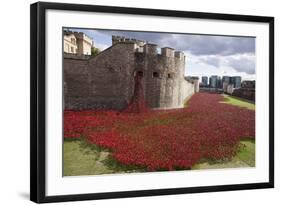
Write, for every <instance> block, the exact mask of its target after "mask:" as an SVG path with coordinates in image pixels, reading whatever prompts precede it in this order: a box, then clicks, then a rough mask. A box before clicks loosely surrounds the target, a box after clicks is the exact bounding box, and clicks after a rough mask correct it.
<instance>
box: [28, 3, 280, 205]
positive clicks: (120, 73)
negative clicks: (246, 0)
mask: <svg viewBox="0 0 281 205" xmlns="http://www.w3.org/2000/svg"><path fill="white" fill-rule="evenodd" d="M30 19H31V36H30V46H31V105H30V106H31V114H30V115H31V116H30V117H31V126H30V129H31V139H30V144H31V146H30V147H31V150H30V151H31V153H30V160H31V163H30V164H31V167H30V175H31V176H30V180H31V181H30V192H31V194H30V198H31V200H32V201H34V202H38V203H43V202H60V201H75V200H94V199H109V198H121V197H138V196H153V195H168V194H185V193H197V192H213V191H229V190H245V189H259V188H273V187H274V18H273V17H265V16H248V15H232V14H231V15H230V14H215V13H202V12H187V11H172V10H155V9H142V8H125V7H108V6H96V5H80V4H63V3H46V2H45V3H44V2H39V3H35V4H32V5H31V18H30Z"/></svg>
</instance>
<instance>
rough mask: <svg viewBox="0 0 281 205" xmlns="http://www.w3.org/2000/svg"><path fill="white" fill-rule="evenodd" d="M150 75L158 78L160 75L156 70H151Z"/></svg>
mask: <svg viewBox="0 0 281 205" xmlns="http://www.w3.org/2000/svg"><path fill="white" fill-rule="evenodd" d="M152 77H153V78H159V77H160V75H159V73H158V72H153V73H152Z"/></svg>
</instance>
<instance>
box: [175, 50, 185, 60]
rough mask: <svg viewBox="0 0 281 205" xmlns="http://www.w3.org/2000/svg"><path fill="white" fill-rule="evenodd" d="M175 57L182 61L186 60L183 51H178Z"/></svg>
mask: <svg viewBox="0 0 281 205" xmlns="http://www.w3.org/2000/svg"><path fill="white" fill-rule="evenodd" d="M175 57H176V58H179V59H181V60H184V58H185V56H184V53H183V52H182V51H176V52H175Z"/></svg>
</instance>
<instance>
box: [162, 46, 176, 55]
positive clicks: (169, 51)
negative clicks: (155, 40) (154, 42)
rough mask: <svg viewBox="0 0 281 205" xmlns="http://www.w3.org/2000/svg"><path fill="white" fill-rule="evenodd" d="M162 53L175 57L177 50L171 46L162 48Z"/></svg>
mask: <svg viewBox="0 0 281 205" xmlns="http://www.w3.org/2000/svg"><path fill="white" fill-rule="evenodd" d="M161 54H162V56H166V57H174V56H175V50H174V49H173V48H169V47H165V48H161Z"/></svg>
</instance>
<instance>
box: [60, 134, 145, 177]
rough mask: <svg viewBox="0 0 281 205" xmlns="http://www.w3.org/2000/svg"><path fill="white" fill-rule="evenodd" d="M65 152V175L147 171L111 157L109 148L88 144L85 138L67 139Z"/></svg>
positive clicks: (64, 144)
mask: <svg viewBox="0 0 281 205" xmlns="http://www.w3.org/2000/svg"><path fill="white" fill-rule="evenodd" d="M63 153H64V154H63V160H64V163H63V164H64V167H63V175H64V176H81V175H97V174H112V173H124V172H136V171H137V172H141V171H145V169H142V168H139V167H135V166H124V165H122V164H120V163H118V162H117V161H116V160H114V159H112V158H111V157H110V152H109V150H107V149H104V148H101V147H98V146H96V145H93V144H88V143H87V142H85V140H84V139H65V140H64V143H63Z"/></svg>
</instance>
